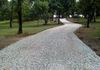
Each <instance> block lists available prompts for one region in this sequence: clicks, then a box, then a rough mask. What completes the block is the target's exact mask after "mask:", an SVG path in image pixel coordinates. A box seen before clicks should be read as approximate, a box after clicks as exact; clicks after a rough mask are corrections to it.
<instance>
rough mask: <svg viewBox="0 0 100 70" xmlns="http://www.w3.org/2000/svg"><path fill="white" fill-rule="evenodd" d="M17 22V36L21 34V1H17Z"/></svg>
mask: <svg viewBox="0 0 100 70" xmlns="http://www.w3.org/2000/svg"><path fill="white" fill-rule="evenodd" d="M18 21H19V30H18V34H21V33H22V32H23V30H22V0H18Z"/></svg>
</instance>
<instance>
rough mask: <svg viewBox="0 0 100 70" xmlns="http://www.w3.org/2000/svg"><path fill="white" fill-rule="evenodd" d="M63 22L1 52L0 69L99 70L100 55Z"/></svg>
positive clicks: (72, 28)
mask: <svg viewBox="0 0 100 70" xmlns="http://www.w3.org/2000/svg"><path fill="white" fill-rule="evenodd" d="M60 21H61V22H62V23H64V25H62V26H58V27H55V28H52V29H48V30H45V31H43V32H40V33H38V34H36V35H33V36H29V37H26V38H24V39H22V40H20V41H18V42H16V43H14V44H12V45H10V46H8V47H7V48H5V49H3V50H1V51H0V70H100V57H99V56H97V55H96V54H95V52H93V51H92V50H91V49H90V48H89V47H88V46H87V45H85V44H84V43H83V42H82V41H81V40H80V39H79V38H78V37H77V36H76V35H75V34H74V33H73V32H74V31H75V30H76V29H78V28H79V27H81V25H79V24H73V23H71V22H69V21H67V20H66V19H61V20H60Z"/></svg>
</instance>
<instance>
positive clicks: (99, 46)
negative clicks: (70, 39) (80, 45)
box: [76, 27, 100, 56]
mask: <svg viewBox="0 0 100 70" xmlns="http://www.w3.org/2000/svg"><path fill="white" fill-rule="evenodd" d="M92 30H93V28H86V27H82V28H80V29H79V30H77V31H76V34H77V36H78V37H79V38H80V39H81V40H82V41H83V42H84V43H85V44H86V45H88V46H89V47H90V48H91V49H92V50H94V51H95V52H96V54H97V55H99V56H100V39H99V38H93V37H91V36H90V35H89V32H90V31H92Z"/></svg>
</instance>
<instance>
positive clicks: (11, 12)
mask: <svg viewBox="0 0 100 70" xmlns="http://www.w3.org/2000/svg"><path fill="white" fill-rule="evenodd" d="M10 6H11V9H10V28H12V21H13V8H14V0H12V1H11V2H10Z"/></svg>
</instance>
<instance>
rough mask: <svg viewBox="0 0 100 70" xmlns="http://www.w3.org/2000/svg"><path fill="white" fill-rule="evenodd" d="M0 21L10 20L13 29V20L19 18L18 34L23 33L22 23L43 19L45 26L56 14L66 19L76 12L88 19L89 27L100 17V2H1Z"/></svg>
mask: <svg viewBox="0 0 100 70" xmlns="http://www.w3.org/2000/svg"><path fill="white" fill-rule="evenodd" d="M0 7H1V8H0V20H10V23H9V26H10V28H12V21H13V19H16V18H18V23H19V29H18V33H19V34H20V33H22V32H23V30H22V21H23V20H25V21H28V20H35V19H43V20H44V25H46V24H47V23H48V19H49V18H51V19H52V18H53V15H54V12H56V14H57V15H58V16H57V18H58V24H60V20H59V19H60V15H62V17H66V16H68V15H69V14H71V15H73V14H74V12H78V13H81V14H83V15H84V16H85V18H86V19H87V27H89V23H90V22H91V21H92V20H94V22H95V21H96V20H95V18H96V16H97V15H100V0H80V1H79V2H76V0H11V1H8V0H0Z"/></svg>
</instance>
